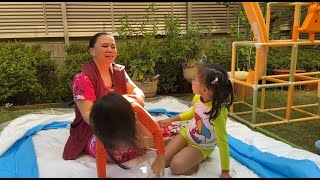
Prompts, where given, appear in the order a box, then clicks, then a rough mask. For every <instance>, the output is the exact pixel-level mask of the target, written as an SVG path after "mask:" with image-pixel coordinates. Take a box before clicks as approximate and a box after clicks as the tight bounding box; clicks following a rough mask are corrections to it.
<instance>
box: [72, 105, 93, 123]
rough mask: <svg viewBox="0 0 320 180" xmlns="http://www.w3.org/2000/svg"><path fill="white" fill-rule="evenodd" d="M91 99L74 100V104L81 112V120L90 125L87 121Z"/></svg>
mask: <svg viewBox="0 0 320 180" xmlns="http://www.w3.org/2000/svg"><path fill="white" fill-rule="evenodd" d="M93 103H94V102H93V101H91V100H80V99H79V100H76V104H77V106H78V108H79V111H80V113H81V116H82V117H83V120H84V121H85V122H86V123H88V124H89V125H90V122H89V115H90V112H91V108H92V106H93Z"/></svg>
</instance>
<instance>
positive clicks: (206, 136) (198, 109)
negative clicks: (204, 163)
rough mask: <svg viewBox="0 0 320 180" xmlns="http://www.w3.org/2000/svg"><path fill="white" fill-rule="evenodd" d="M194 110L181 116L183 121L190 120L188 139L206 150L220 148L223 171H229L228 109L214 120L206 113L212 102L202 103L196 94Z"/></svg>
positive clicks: (222, 109)
mask: <svg viewBox="0 0 320 180" xmlns="http://www.w3.org/2000/svg"><path fill="white" fill-rule="evenodd" d="M192 104H193V106H192V108H191V109H190V110H189V111H186V112H184V113H181V114H179V116H180V119H181V120H182V121H186V120H190V119H192V118H193V119H192V120H190V121H189V122H188V126H187V134H188V138H189V139H190V140H191V141H192V142H193V143H194V144H196V145H198V146H200V147H201V148H204V149H210V148H213V147H214V146H215V145H216V144H218V146H219V150H220V157H221V166H222V169H223V170H228V169H229V161H230V157H229V156H230V155H229V145H228V140H227V130H226V123H227V117H228V109H227V108H226V107H222V108H221V111H220V114H219V116H218V117H217V118H216V119H215V120H213V119H210V122H211V124H213V125H211V124H210V122H209V115H206V114H205V112H209V111H210V110H211V107H212V101H210V102H207V103H202V102H201V100H200V95H198V94H196V95H195V96H194V98H193V100H192Z"/></svg>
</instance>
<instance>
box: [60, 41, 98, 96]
mask: <svg viewBox="0 0 320 180" xmlns="http://www.w3.org/2000/svg"><path fill="white" fill-rule="evenodd" d="M66 52H67V56H66V60H65V62H64V63H65V67H64V68H61V69H59V70H58V73H57V78H58V80H59V84H58V85H57V87H56V89H55V94H56V96H55V97H56V98H55V101H63V102H66V101H70V100H72V94H71V82H72V80H73V76H74V75H75V73H76V72H77V70H78V69H79V68H80V67H81V66H83V65H84V64H85V63H86V62H87V61H88V60H91V59H92V56H91V54H90V53H89V48H88V45H86V44H84V43H80V44H79V43H71V44H70V45H69V46H67V47H66Z"/></svg>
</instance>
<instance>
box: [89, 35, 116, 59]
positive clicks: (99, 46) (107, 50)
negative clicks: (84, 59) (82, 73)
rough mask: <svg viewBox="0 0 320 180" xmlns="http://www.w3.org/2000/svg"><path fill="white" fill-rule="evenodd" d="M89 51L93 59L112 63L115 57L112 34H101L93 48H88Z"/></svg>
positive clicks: (114, 43)
mask: <svg viewBox="0 0 320 180" xmlns="http://www.w3.org/2000/svg"><path fill="white" fill-rule="evenodd" d="M90 53H91V55H92V56H93V58H94V60H96V61H102V62H106V63H109V64H111V63H113V62H114V60H115V59H116V57H117V48H116V42H115V40H114V38H113V37H112V36H109V35H101V36H100V37H98V39H97V42H96V43H95V45H94V47H93V48H90Z"/></svg>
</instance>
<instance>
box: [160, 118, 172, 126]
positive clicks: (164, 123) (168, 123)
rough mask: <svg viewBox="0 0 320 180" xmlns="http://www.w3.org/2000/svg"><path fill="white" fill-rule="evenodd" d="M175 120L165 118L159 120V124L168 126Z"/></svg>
mask: <svg viewBox="0 0 320 180" xmlns="http://www.w3.org/2000/svg"><path fill="white" fill-rule="evenodd" d="M172 122H173V119H172V118H168V119H164V120H159V121H158V124H159V126H160V127H167V126H169V125H170V124H171V123H172Z"/></svg>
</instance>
